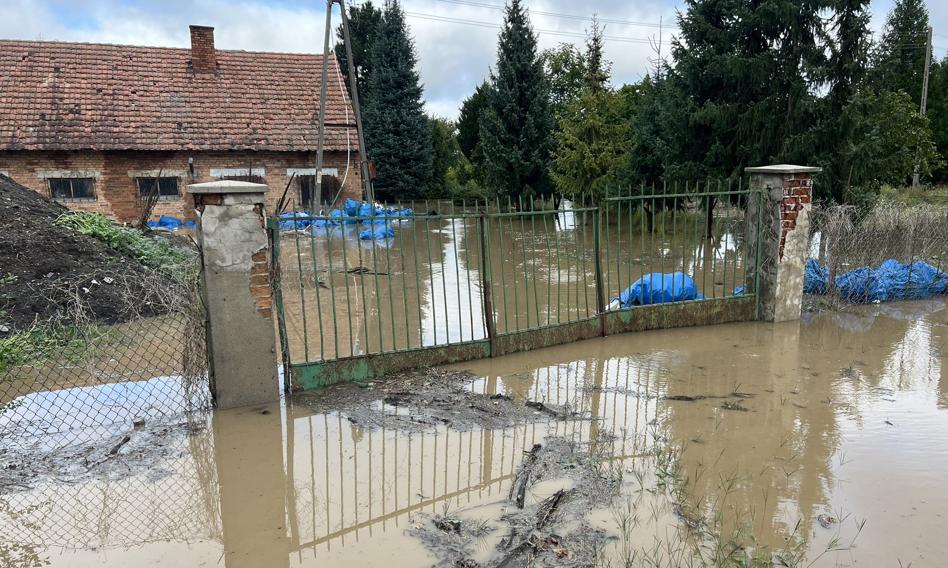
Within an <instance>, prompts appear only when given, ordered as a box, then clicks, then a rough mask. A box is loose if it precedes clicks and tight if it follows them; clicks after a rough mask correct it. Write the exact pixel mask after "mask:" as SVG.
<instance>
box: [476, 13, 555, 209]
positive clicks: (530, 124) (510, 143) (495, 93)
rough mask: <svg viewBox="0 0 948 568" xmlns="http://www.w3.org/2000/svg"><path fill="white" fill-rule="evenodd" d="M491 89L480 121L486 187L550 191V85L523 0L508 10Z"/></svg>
mask: <svg viewBox="0 0 948 568" xmlns="http://www.w3.org/2000/svg"><path fill="white" fill-rule="evenodd" d="M491 87H492V88H491V90H490V92H489V94H488V99H487V100H488V105H487V109H486V111H485V113H484V117H483V119H482V121H481V144H482V147H483V152H484V179H485V182H486V184H487V189H488V190H491V191H494V192H496V193H497V194H498V195H499V196H502V197H510V198H513V199H517V198H518V197H520V196H523V197H525V198H527V199H529V198H531V197H533V196H538V195H547V194H549V192H550V191H551V184H550V179H549V162H550V150H551V145H552V144H551V142H552V140H551V136H550V133H551V131H552V126H553V117H552V114H551V112H550V101H549V89H548V86H547V82H546V77H545V75H544V73H543V63H542V62H541V60H540V58H539V57H538V54H537V38H536V35H534V33H533V29H532V28H531V27H530V22H529V19H528V16H527V11H526V9H525V8H524V7H523V5H522V4H521V1H520V0H511V1H510V3H509V4H508V5H507V7H506V9H505V12H504V24H503V28H502V29H501V31H500V38H499V41H498V45H497V67H496V70H495V71H494V72H493V73H492V74H491Z"/></svg>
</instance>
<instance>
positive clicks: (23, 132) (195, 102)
mask: <svg viewBox="0 0 948 568" xmlns="http://www.w3.org/2000/svg"><path fill="white" fill-rule="evenodd" d="M328 59H329V61H330V65H331V67H330V69H329V77H330V81H329V88H328V99H327V105H326V107H327V108H326V122H327V123H329V124H337V125H343V124H351V125H352V126H353V128H352V130H351V131H350V138H351V141H352V146H353V148H356V147H357V146H358V142H357V137H356V133H355V128H354V123H355V119H354V117H353V115H352V109H351V106H350V103H349V97H348V94H347V93H346V91H345V89H344V88H342V89H340V81H341V80H342V79H341V78H339V79H337V67H338V65H337V62H336V58H335V57H332V56H330V57H329V58H328ZM322 61H323V56H322V55H309V54H290V53H262V52H250V51H227V50H217V63H218V68H217V69H218V70H217V73H194V72H193V70H192V69H191V50H190V49H172V48H158V47H136V46H124V45H104V44H87V43H65V42H47V41H12V40H0V150H78V149H96V150H186V149H190V150H247V149H250V150H275V151H298V150H315V148H316V121H317V117H318V108H319V83H320V78H321V75H322V68H321V65H322ZM347 109H348V120H347V119H346V110H347ZM345 148H346V128H345V127H344V126H336V127H332V128H330V127H327V131H326V149H328V150H333V149H339V150H343V149H345Z"/></svg>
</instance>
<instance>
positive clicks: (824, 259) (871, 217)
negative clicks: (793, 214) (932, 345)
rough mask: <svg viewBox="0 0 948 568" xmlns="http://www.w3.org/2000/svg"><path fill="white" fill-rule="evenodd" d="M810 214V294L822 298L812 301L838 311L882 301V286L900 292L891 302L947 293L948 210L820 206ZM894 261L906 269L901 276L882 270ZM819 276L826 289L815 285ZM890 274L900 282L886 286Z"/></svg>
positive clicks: (936, 207)
mask: <svg viewBox="0 0 948 568" xmlns="http://www.w3.org/2000/svg"><path fill="white" fill-rule="evenodd" d="M811 215H812V217H811V225H810V227H811V238H810V251H809V260H808V270H807V289H808V290H807V291H808V292H813V291H814V290H818V292H819V294H820V295H819V296H814V295H811V296H810V297H809V298H810V300H815V301H818V302H825V303H826V304H828V306H829V307H837V308H838V307H841V306H842V305H844V304H847V303H865V302H872V301H879V300H878V298H879V296H880V294H879V293H878V291H879V290H880V289H881V288H883V287H897V290H896V292H895V293H894V294H892V296H894V297H893V298H891V299H911V298H924V297H930V296H934V295H939V294H942V293H944V291H942V288H944V287H945V286H943V284H946V282H945V280H946V275H945V272H946V271H948V206H946V205H938V204H922V205H915V206H906V205H903V204H898V203H892V202H883V203H881V204H879V205H877V206H876V207H874V208H873V209H871V210H868V211H866V210H862V209H859V208H857V207H854V206H848V205H820V206H815V207H814V208H813V210H812V213H811ZM890 260H894V261H897V262H898V263H901V264H902V265H906V266H905V267H904V268H903V269H902V272H901V273H893V272H886V271H884V270H880V267H882V266H883V264H884V263H886V262H887V261H890ZM922 263H924V264H922ZM925 265H927V266H925ZM932 269H933V270H932ZM816 272H819V273H820V280H822V281H825V287H820V286H817V285H816V283H814V282H813V280H814V278H813V276H814V275H815V273H816ZM892 274H895V278H893V279H894V280H899V281H897V282H883V280H884V279H889V278H892V277H891V276H890V275H892ZM824 288H825V289H824Z"/></svg>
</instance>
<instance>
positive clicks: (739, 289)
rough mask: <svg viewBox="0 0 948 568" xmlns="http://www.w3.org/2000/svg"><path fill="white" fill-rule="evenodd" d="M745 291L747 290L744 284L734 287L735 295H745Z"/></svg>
mask: <svg viewBox="0 0 948 568" xmlns="http://www.w3.org/2000/svg"><path fill="white" fill-rule="evenodd" d="M745 291H746V290H745V289H744V287H743V286H738V287H737V288H734V295H735V296H743V295H744V292H745Z"/></svg>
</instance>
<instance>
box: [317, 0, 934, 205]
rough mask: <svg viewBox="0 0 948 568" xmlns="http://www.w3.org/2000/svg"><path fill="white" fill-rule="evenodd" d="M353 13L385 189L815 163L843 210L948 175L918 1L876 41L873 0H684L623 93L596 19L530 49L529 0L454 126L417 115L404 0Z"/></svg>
mask: <svg viewBox="0 0 948 568" xmlns="http://www.w3.org/2000/svg"><path fill="white" fill-rule="evenodd" d="M349 14H350V22H351V26H352V27H351V32H352V34H351V37H352V40H353V46H352V47H353V58H354V59H355V61H354V63H355V69H356V74H357V81H358V85H359V90H360V94H362V93H364V95H363V109H364V111H363V113H364V123H365V137H366V145H367V147H368V156H369V158H370V159H371V160H373V161H374V162H375V165H376V171H377V176H378V177H377V178H376V180H375V187H376V192H377V194H378V195H379V196H380V197H381V198H385V199H389V200H399V199H402V200H404V199H417V198H427V197H430V198H464V197H467V198H494V197H499V198H501V199H507V198H510V199H513V200H514V201H516V200H519V199H531V198H536V197H544V198H545V197H551V196H552V197H554V198H557V197H560V196H566V197H577V196H583V197H585V198H587V199H592V200H596V199H598V198H600V197H602V196H603V195H604V194H605V193H606V192H608V191H614V189H615V188H626V190H627V191H635V189H634V188H637V187H643V186H651V185H652V184H661V183H663V182H665V181H667V180H671V179H676V180H692V181H694V180H705V179H736V178H739V177H740V176H741V175H742V173H743V171H744V168H745V167H747V166H753V165H764V164H772V163H799V164H804V165H813V166H820V167H822V168H823V172H822V173H821V174H820V175H819V177H818V179H817V180H816V184H815V188H816V192H817V197H819V198H823V199H828V200H833V201H836V202H840V203H854V204H860V205H868V204H871V203H872V202H873V201H874V200H875V198H876V197H877V196H878V194H879V192H880V190H881V188H883V187H884V186H886V185H891V186H902V185H905V184H906V183H908V182H909V181H910V179H911V178H912V176H913V174H915V173H918V174H919V175H920V177H921V179H922V180H923V182H924V183H927V184H934V183H941V182H945V181H948V168H946V160H945V156H946V155H948V56H946V57H945V58H944V59H942V60H941V61H939V60H937V59H936V58H934V57H932V58H931V60H930V61H929V64H930V69H931V71H930V80H929V87H928V96H927V101H928V105H927V107H928V108H927V113H926V114H924V115H923V114H922V113H921V112H920V109H919V104H920V101H921V98H922V83H923V73H924V69H925V63H926V62H925V58H926V54H927V52H926V41H927V35H928V26H929V16H928V11H927V8H926V6H925V3H924V1H923V0H898V1H897V2H896V4H895V6H894V8H893V10H892V11H891V13H890V14H889V15H888V18H887V21H886V24H885V28H884V30H883V33H882V34H881V35H880V37H879V38H878V40H874V38H873V35H872V32H871V30H870V28H869V22H870V16H871V14H870V11H869V0H809V1H807V2H792V1H789V0H686V2H685V7H684V10H683V11H682V12H680V13H679V15H678V28H679V31H678V33H677V34H676V35H675V37H674V38H673V39H672V41H671V44H670V45H669V46H662V45H660V44H658V43H656V44H655V45H654V46H653V48H654V50H655V56H654V58H652V64H651V66H650V68H649V70H648V72H647V74H646V75H645V76H644V78H643V79H642V80H641V81H639V82H637V83H631V84H624V85H614V84H613V82H612V80H611V64H610V62H608V61H606V59H605V58H604V55H603V43H604V41H606V40H605V39H604V37H603V31H602V27H601V26H600V25H599V23H598V21H597V20H596V18H595V17H593V18H592V19H591V24H590V27H589V29H587V40H586V42H585V45H583V46H582V47H577V46H575V45H572V44H560V45H559V46H557V47H555V48H552V49H548V50H540V49H539V47H538V44H537V35H536V33H535V32H534V31H533V29H532V26H531V23H530V20H529V13H528V10H527V9H526V8H525V6H524V5H523V3H522V0H509V1H508V3H507V6H506V9H505V12H504V22H503V26H502V28H501V30H500V33H499V36H498V43H497V61H496V63H495V64H494V66H493V67H492V68H491V69H490V70H489V71H488V73H487V77H486V79H485V80H484V82H483V83H482V84H480V85H478V86H477V87H476V88H475V89H474V92H473V93H472V94H471V95H470V96H469V97H467V98H466V99H465V100H464V102H463V104H462V105H461V108H460V113H459V116H458V120H457V121H456V122H454V121H449V120H446V119H443V118H437V117H429V116H427V115H426V114H425V112H424V105H423V90H422V86H421V84H420V80H419V76H418V73H417V70H416V66H417V56H416V54H415V49H414V45H413V40H412V39H411V35H410V32H409V29H408V26H407V24H406V21H405V15H404V12H403V10H402V8H401V6H400V5H399V3H398V1H397V0H386V2H385V3H384V5H382V6H380V7H377V6H375V5H373V4H372V3H371V2H365V3H363V4H361V5H360V6H358V7H351V8H350V12H349ZM341 37H342V36H341V30H339V38H340V42H341ZM666 47H667V49H666ZM335 51H336V54H337V57H339V58H340V60H341V63H342V69H344V70H346V72H348V71H347V66H346V61H345V50H344V48H343V46H342V44H341V43H339V44H337V47H336V50H335Z"/></svg>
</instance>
